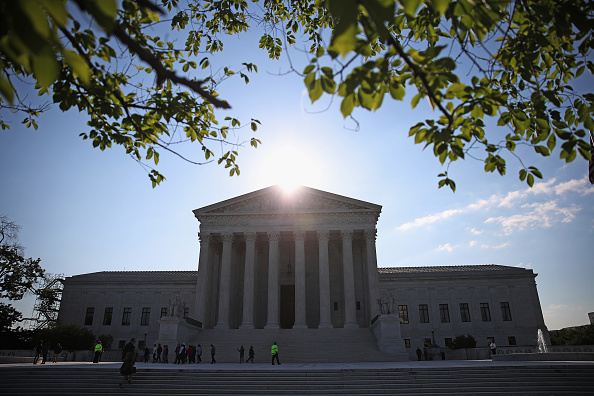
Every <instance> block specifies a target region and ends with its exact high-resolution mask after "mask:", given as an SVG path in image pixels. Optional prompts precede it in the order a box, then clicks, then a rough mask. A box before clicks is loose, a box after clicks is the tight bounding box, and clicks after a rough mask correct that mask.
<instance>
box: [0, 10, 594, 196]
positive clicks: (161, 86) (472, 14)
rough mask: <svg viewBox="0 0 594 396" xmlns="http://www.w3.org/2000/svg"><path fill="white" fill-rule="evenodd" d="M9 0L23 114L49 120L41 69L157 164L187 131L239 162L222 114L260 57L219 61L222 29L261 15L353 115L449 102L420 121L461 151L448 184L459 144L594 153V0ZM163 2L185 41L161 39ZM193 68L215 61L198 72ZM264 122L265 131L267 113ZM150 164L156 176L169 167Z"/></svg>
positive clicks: (130, 149) (233, 122) (446, 149)
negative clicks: (225, 85) (300, 51)
mask: <svg viewBox="0 0 594 396" xmlns="http://www.w3.org/2000/svg"><path fill="white" fill-rule="evenodd" d="M118 4H120V6H119V9H118ZM2 10H3V12H2V14H1V16H0V18H1V19H0V25H1V26H2V30H0V55H1V58H0V63H1V64H0V66H2V69H3V73H2V75H0V93H1V94H2V96H3V98H4V100H5V101H8V102H5V103H4V104H2V106H4V107H9V108H11V109H13V110H20V111H23V112H25V113H26V114H27V118H26V119H25V121H24V123H25V124H27V125H28V126H31V127H34V128H36V127H37V124H36V121H35V119H36V117H37V116H38V115H39V113H40V112H41V111H43V110H44V109H45V108H47V107H44V106H38V107H34V106H31V105H28V104H27V103H24V102H23V100H22V99H21V98H20V97H19V94H18V89H17V88H16V87H17V86H16V85H15V83H14V79H15V78H29V79H30V78H32V79H33V80H34V81H35V82H36V84H37V90H38V93H39V94H40V95H44V94H51V95H52V99H53V101H54V103H57V104H58V105H59V106H60V108H61V109H62V110H68V109H70V108H77V109H78V110H79V111H81V112H85V113H86V114H87V115H88V118H89V121H88V125H89V127H90V131H83V132H82V134H81V135H82V137H83V138H85V139H90V140H91V141H92V142H93V145H94V146H95V147H99V148H100V149H102V150H104V149H105V148H108V147H112V145H114V144H115V145H120V146H122V147H123V148H124V149H125V151H126V153H127V154H129V155H131V156H132V157H133V158H134V159H135V160H136V161H138V162H140V163H143V164H145V166H149V165H148V163H147V162H146V161H152V162H154V165H155V166H156V165H157V164H158V162H159V153H160V151H162V150H166V151H171V152H173V153H175V154H177V155H179V156H181V157H182V158H184V159H186V160H188V161H190V162H192V163H200V162H198V161H194V160H192V159H188V158H186V157H184V156H182V155H181V154H180V153H179V152H177V151H175V149H174V147H176V146H174V143H177V142H180V141H185V140H188V141H191V142H197V143H198V145H199V147H200V148H201V151H202V153H203V155H204V159H205V160H206V161H209V160H210V159H211V157H213V156H214V155H215V154H214V152H213V151H212V150H213V149H211V147H212V144H213V143H222V144H223V146H224V147H227V148H229V150H227V149H223V150H221V153H220V155H218V157H219V158H218V162H219V163H224V165H225V166H226V167H228V168H230V174H231V175H234V174H238V173H239V167H238V165H237V163H236V159H237V155H238V152H237V146H238V145H241V143H239V144H237V143H232V142H231V140H230V135H229V134H230V133H232V132H233V130H234V129H236V128H239V127H241V122H240V121H239V120H238V119H236V118H233V117H230V116H227V117H225V123H228V125H224V126H221V125H220V124H219V120H218V118H217V115H218V110H217V109H225V108H229V107H230V104H229V103H230V102H231V101H232V98H230V100H229V102H228V101H226V100H225V99H221V98H219V95H218V93H217V91H216V90H217V87H218V85H219V84H220V83H221V82H223V81H224V80H226V79H228V78H231V77H238V76H239V77H240V78H242V79H243V80H244V81H245V82H246V83H248V82H249V73H251V72H256V71H257V67H256V65H254V64H251V63H243V68H242V69H240V70H232V68H231V67H224V68H222V69H221V70H220V72H212V71H210V64H211V61H212V60H213V58H214V57H215V55H216V54H217V53H219V52H221V51H223V49H224V40H223V39H222V37H224V36H225V35H242V34H245V33H246V32H247V31H248V30H250V29H254V28H258V29H260V30H261V31H262V35H261V38H260V41H259V43H258V45H259V47H260V48H261V49H263V50H265V51H267V52H268V55H269V57H270V58H271V59H280V58H281V55H282V53H283V51H284V50H285V49H286V48H289V47H290V46H293V45H295V44H297V43H299V44H301V43H303V42H305V43H306V44H307V49H308V50H309V52H310V56H309V61H308V64H307V66H306V67H305V68H304V69H299V72H301V74H302V75H303V78H304V83H305V86H306V88H307V90H308V93H309V97H310V99H311V101H312V102H315V101H317V100H319V99H320V98H321V97H322V96H323V95H331V96H334V97H337V98H338V99H339V100H340V110H341V112H342V115H343V116H344V117H352V116H353V112H354V111H355V109H356V108H363V109H366V110H370V111H374V110H377V109H378V108H380V107H381V106H382V105H383V103H384V99H388V100H389V99H393V100H397V101H402V100H404V99H406V100H410V103H411V105H412V107H413V108H414V107H416V106H417V105H418V104H419V102H420V101H421V99H424V100H428V102H429V103H430V105H431V106H432V107H433V108H434V109H435V113H434V114H435V117H434V118H432V119H427V120H424V121H422V122H419V123H417V124H416V125H412V126H411V127H410V130H409V135H410V136H411V137H412V138H413V139H414V142H415V143H417V144H422V145H424V146H425V147H426V148H429V149H431V150H432V151H433V153H434V155H435V156H436V158H438V160H439V161H440V163H441V164H443V165H444V166H446V170H445V171H444V172H443V173H441V174H440V175H439V176H440V181H439V187H442V186H449V187H450V188H452V190H455V183H454V181H453V180H452V179H451V178H450V177H449V175H448V170H449V165H450V164H451V163H452V162H454V161H456V160H458V159H465V158H476V159H479V160H480V161H481V162H482V163H483V164H484V170H485V171H486V172H495V171H496V172H498V173H499V174H501V175H504V174H505V173H506V170H507V162H506V157H507V158H509V157H510V156H511V157H515V158H517V159H518V161H519V163H520V168H521V169H520V171H519V178H520V179H521V180H523V181H526V183H527V184H528V185H530V186H532V185H533V184H534V180H535V177H536V178H541V177H542V174H541V172H540V171H539V170H538V169H537V168H536V167H534V166H531V165H529V164H525V163H524V160H523V159H522V158H520V156H519V155H517V154H516V148H517V147H518V146H527V147H530V148H531V149H532V150H534V151H535V152H536V153H537V154H539V155H542V156H549V155H551V154H553V153H555V154H557V153H558V155H559V157H560V159H561V160H563V161H566V162H571V161H573V160H574V159H575V158H576V157H577V156H578V154H579V155H580V156H581V157H582V158H584V159H590V158H591V154H590V147H589V143H588V141H587V140H588V138H587V131H588V130H589V131H590V132H592V131H593V130H594V122H593V121H592V115H593V113H594V94H592V93H591V92H589V91H588V90H587V89H586V90H584V89H583V87H580V84H581V82H582V81H589V82H590V83H591V80H588V78H590V77H587V76H585V75H584V76H582V74H583V73H584V72H585V71H586V70H588V71H589V72H590V73H592V72H593V71H594V64H593V62H592V60H591V59H590V55H591V51H592V47H593V45H594V41H593V38H592V27H593V25H594V18H593V16H594V3H593V2H591V1H588V0H516V1H507V0H485V1H482V2H473V1H469V0H457V1H453V0H399V1H398V2H396V1H395V0H340V1H339V0H325V1H321V0H292V1H286V2H282V1H278V0H277V1H275V0H267V1H263V2H260V1H257V0H252V1H251V2H248V1H247V0H209V1H205V2H191V1H188V2H179V1H178V0H162V1H161V3H160V6H156V5H153V4H151V3H149V2H148V1H147V0H143V1H137V2H134V1H130V0H123V1H122V2H121V3H117V2H116V1H115V0H70V1H67V2H62V1H51V0H44V1H42V0H40V1H37V2H33V1H30V2H15V1H8V0H3V1H2ZM165 10H166V11H165ZM162 15H165V18H163V19H167V20H168V22H169V23H170V25H171V28H172V29H173V30H174V31H176V32H179V33H180V34H181V35H183V37H184V38H185V41H184V45H183V46H181V47H178V46H176V45H177V44H176V43H175V42H164V41H162V40H161V38H160V37H159V35H158V29H156V28H155V27H156V26H158V23H159V21H161V20H162V18H161V16H162ZM81 21H82V22H81ZM328 38H329V40H328ZM291 64H292V63H291ZM468 65H470V67H466V66H468ZM461 66H464V69H461V70H457V68H459V67H461ZM190 73H191V75H200V76H201V77H200V78H196V77H187V78H186V77H183V76H184V75H190ZM143 76H144V77H143ZM146 80H150V82H149V83H147V82H146ZM6 103H8V104H6ZM0 123H2V127H3V128H6V127H8V125H7V124H5V123H3V122H2V121H1V120H0ZM249 124H250V127H251V130H252V131H256V130H257V126H258V124H259V121H258V120H256V119H251V120H250V121H249ZM247 141H249V143H250V144H251V145H252V146H254V147H256V146H257V145H258V144H259V143H260V141H259V140H258V139H256V138H255V137H251V138H249V139H246V142H247ZM229 145H230V146H229ZM149 168H150V171H149V177H150V178H151V180H152V182H153V186H154V185H156V184H158V183H159V182H161V181H162V180H163V176H162V175H161V174H160V173H159V172H158V171H157V170H156V169H154V168H153V166H150V167H149Z"/></svg>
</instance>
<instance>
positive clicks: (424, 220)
mask: <svg viewBox="0 0 594 396" xmlns="http://www.w3.org/2000/svg"><path fill="white" fill-rule="evenodd" d="M463 212H464V211H463V210H462V209H450V210H446V211H443V212H441V213H437V214H434V215H429V216H425V217H420V218H418V219H415V220H414V221H412V222H410V223H404V224H402V225H401V226H399V227H396V229H397V230H401V231H405V230H409V229H411V228H415V227H422V226H425V225H428V224H431V223H435V222H436V221H439V220H444V219H447V218H449V217H452V216H454V215H457V214H460V213H463Z"/></svg>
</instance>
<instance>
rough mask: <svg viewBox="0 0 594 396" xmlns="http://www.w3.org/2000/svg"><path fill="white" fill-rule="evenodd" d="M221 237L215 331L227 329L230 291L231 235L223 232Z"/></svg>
mask: <svg viewBox="0 0 594 396" xmlns="http://www.w3.org/2000/svg"><path fill="white" fill-rule="evenodd" d="M222 237H223V254H222V257H221V278H220V279H221V280H220V289H219V317H218V320H217V325H216V326H215V328H217V329H228V328H229V300H230V298H229V293H230V291H231V255H232V253H233V250H232V247H233V233H231V232H225V233H223V234H222Z"/></svg>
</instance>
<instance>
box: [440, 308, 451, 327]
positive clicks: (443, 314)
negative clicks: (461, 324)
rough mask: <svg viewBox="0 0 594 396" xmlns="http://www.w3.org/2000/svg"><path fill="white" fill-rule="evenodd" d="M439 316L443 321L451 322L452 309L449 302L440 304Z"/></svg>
mask: <svg viewBox="0 0 594 396" xmlns="http://www.w3.org/2000/svg"><path fill="white" fill-rule="evenodd" d="M439 318H440V319H441V323H450V309H449V308H448V304H439Z"/></svg>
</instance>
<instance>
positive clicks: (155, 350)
mask: <svg viewBox="0 0 594 396" xmlns="http://www.w3.org/2000/svg"><path fill="white" fill-rule="evenodd" d="M153 363H157V344H153Z"/></svg>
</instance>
